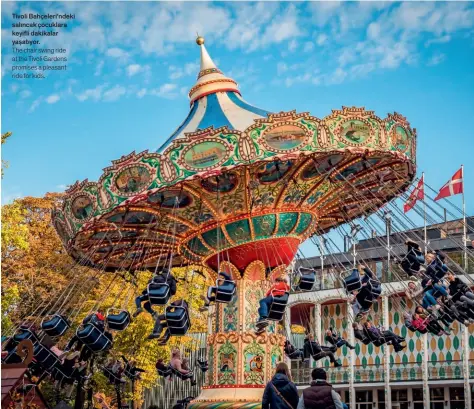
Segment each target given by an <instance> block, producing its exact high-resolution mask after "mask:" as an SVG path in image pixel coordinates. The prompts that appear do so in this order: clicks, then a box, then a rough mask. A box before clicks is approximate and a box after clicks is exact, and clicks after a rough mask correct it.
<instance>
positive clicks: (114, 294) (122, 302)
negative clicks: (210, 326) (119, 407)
mask: <svg viewBox="0 0 474 409" xmlns="http://www.w3.org/2000/svg"><path fill="white" fill-rule="evenodd" d="M61 197H62V196H61V195H60V194H46V196H45V197H43V198H34V197H25V198H22V199H18V200H16V201H15V202H14V203H13V204H11V205H5V206H2V252H3V257H2V294H3V295H4V298H2V310H3V311H6V312H7V314H6V315H5V319H7V320H10V319H11V320H12V321H13V322H14V323H16V324H18V323H19V322H20V321H21V320H22V319H23V318H24V317H25V316H29V315H31V314H32V312H33V311H36V314H38V313H40V312H42V311H43V310H45V311H50V312H51V313H55V312H57V310H58V308H59V306H61V305H63V307H62V309H61V312H62V313H64V314H65V315H66V316H69V317H70V318H74V322H73V327H72V329H71V330H69V331H68V333H67V334H66V335H65V336H64V337H62V338H61V339H60V342H59V347H63V346H64V344H65V343H66V342H67V341H68V338H69V337H70V336H72V334H73V331H74V330H75V328H77V326H78V325H79V324H80V323H81V322H82V319H83V318H84V317H85V316H86V315H88V314H89V313H90V312H91V311H95V310H97V308H98V307H99V306H100V307H101V308H102V309H104V311H107V310H108V309H109V308H119V309H127V310H128V311H130V312H131V313H133V312H134V311H135V304H134V300H135V297H136V296H137V295H139V294H140V293H141V292H142V290H143V289H144V288H145V287H146V285H147V282H148V280H149V279H150V277H151V274H152V273H151V272H142V273H137V274H136V276H133V275H132V274H130V273H128V272H121V273H119V274H111V273H103V274H97V272H96V271H95V270H92V269H89V268H86V267H80V266H78V265H77V264H76V263H74V261H73V260H72V259H71V258H70V257H69V255H68V254H67V253H66V251H65V250H64V248H63V246H62V243H61V241H60V240H59V237H58V236H57V234H56V232H55V230H54V228H53V227H52V224H51V209H52V207H53V205H55V204H57V203H58V202H59V201H60V200H61ZM173 274H174V275H175V277H176V278H177V279H178V286H177V294H176V295H175V296H174V298H173V300H174V299H185V300H186V301H187V302H188V304H189V310H190V318H191V323H192V326H191V329H190V333H193V332H194V333H202V332H206V331H207V314H203V313H201V312H199V307H201V306H202V304H203V301H202V300H201V295H203V294H204V293H205V291H206V287H207V285H209V284H211V283H210V281H209V279H207V278H206V276H205V274H201V273H199V268H198V267H196V266H194V267H183V268H175V269H173ZM74 283H75V287H74V288H73V289H72V291H69V289H70V288H72V287H71V284H74ZM66 289H67V291H65V290H66ZM62 294H64V297H63V298H59V297H60V295H62ZM5 295H6V296H7V297H6V298H5ZM58 299H59V301H58V302H57V303H56V301H57V300H58ZM4 300H5V302H6V304H5V305H4ZM173 300H172V301H173ZM54 305H55V307H54V308H53V306H54ZM38 306H42V308H40V309H38ZM46 306H47V308H46V309H45V308H44V307H46ZM156 310H157V311H158V312H159V313H162V312H163V311H164V308H163V307H162V308H156ZM40 320H41V317H37V321H36V322H37V323H39V322H40ZM5 322H6V325H7V326H8V325H11V323H10V322H9V321H5ZM3 324H4V318H3V316H2V327H3ZM152 328H153V321H152V318H151V316H150V315H149V314H147V313H142V314H141V315H140V316H139V317H137V318H136V319H133V320H132V323H131V324H130V326H129V327H128V328H127V329H126V330H125V331H122V332H115V333H114V334H113V336H114V347H113V349H112V351H111V352H110V355H111V356H113V357H115V358H117V359H120V356H121V355H124V356H125V357H126V358H127V359H128V360H130V361H131V360H132V359H133V360H134V361H135V365H136V366H138V367H140V368H142V369H144V370H145V371H146V372H145V373H143V374H142V375H141V378H142V379H141V380H140V381H138V382H137V383H136V385H135V395H134V396H133V398H134V399H135V400H136V401H137V402H138V403H139V402H140V401H141V397H142V394H143V390H144V389H145V388H150V387H152V386H154V385H156V383H157V373H156V369H155V364H156V361H157V360H158V359H159V358H163V359H164V360H165V361H168V360H169V357H170V354H171V348H173V347H174V346H182V347H185V348H187V349H189V350H191V349H194V348H196V347H197V341H196V340H195V339H194V338H192V337H191V336H185V337H180V338H174V337H173V338H171V340H170V342H169V345H167V346H164V347H163V346H158V345H157V340H152V341H149V340H147V336H148V335H149V334H150V333H151V331H152ZM94 380H95V381H96V382H97V384H98V388H97V390H96V392H97V391H103V392H105V393H106V394H107V395H109V396H111V397H113V396H114V390H113V388H112V387H110V385H108V383H107V381H106V378H105V377H104V376H103V375H102V374H101V373H100V372H96V373H95V374H94ZM124 399H127V396H124Z"/></svg>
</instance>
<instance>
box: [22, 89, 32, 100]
mask: <svg viewBox="0 0 474 409" xmlns="http://www.w3.org/2000/svg"><path fill="white" fill-rule="evenodd" d="M29 97H31V91H30V90H28V89H24V90H23V91H20V98H21V99H26V98H29Z"/></svg>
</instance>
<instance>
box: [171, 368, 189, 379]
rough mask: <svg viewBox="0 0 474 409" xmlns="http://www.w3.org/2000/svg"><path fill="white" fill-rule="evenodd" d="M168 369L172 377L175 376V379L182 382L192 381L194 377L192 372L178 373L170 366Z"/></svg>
mask: <svg viewBox="0 0 474 409" xmlns="http://www.w3.org/2000/svg"><path fill="white" fill-rule="evenodd" d="M170 368H171V373H172V374H173V375H175V376H176V377H178V378H179V379H181V380H182V381H187V380H188V379H192V377H193V376H194V372H193V371H190V372H188V373H186V374H184V373H182V372H180V371H178V370H177V369H175V368H173V367H172V366H171V367H170Z"/></svg>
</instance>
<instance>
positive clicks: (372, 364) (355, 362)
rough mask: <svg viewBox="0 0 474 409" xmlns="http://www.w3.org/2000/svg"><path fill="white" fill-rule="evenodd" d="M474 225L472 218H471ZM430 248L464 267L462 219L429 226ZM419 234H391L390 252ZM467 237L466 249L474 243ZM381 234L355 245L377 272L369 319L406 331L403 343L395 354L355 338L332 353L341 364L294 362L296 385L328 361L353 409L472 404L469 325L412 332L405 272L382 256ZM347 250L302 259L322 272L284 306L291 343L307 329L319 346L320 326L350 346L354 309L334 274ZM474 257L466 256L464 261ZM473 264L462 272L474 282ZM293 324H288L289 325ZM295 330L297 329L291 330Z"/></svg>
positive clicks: (472, 334)
mask: <svg viewBox="0 0 474 409" xmlns="http://www.w3.org/2000/svg"><path fill="white" fill-rule="evenodd" d="M468 222H469V225H470V226H473V225H474V220H473V219H472V218H471V219H469V220H468ZM427 232H428V239H429V248H431V249H440V250H443V251H444V252H446V253H448V255H449V258H450V260H453V261H450V262H449V263H448V264H449V267H450V268H451V269H452V270H454V271H457V270H459V267H458V266H459V265H464V259H463V256H464V255H463V249H462V248H460V245H459V243H461V241H460V240H462V238H463V237H462V226H460V223H459V221H454V222H448V223H445V224H442V225H435V226H429V228H428V231H427ZM420 234H421V236H422V235H423V232H420V231H417V230H412V231H407V232H404V233H403V234H400V233H396V234H392V235H390V243H391V246H392V248H393V251H392V254H400V255H401V254H403V253H404V252H405V246H404V242H405V239H406V237H407V236H409V237H412V238H413V239H414V240H418V241H419V237H420ZM472 236H474V235H470V237H469V241H468V248H469V249H470V250H471V249H472V239H473V238H474V237H472ZM386 240H387V238H386V237H382V238H380V237H379V238H376V237H374V238H372V239H368V240H364V241H360V242H359V243H357V244H356V252H357V259H358V260H363V261H364V263H366V264H368V266H369V267H370V268H371V269H372V271H373V272H374V273H376V274H377V276H378V278H379V279H380V280H381V281H382V287H383V291H382V296H381V297H380V299H379V300H378V303H376V304H375V305H374V308H373V310H372V311H371V312H370V314H369V318H370V319H371V320H372V321H373V322H374V323H375V324H376V325H382V326H384V327H385V328H390V329H391V330H392V331H393V332H395V333H396V334H398V335H401V336H403V337H405V339H406V343H407V348H405V349H404V350H403V351H401V352H399V353H395V352H394V351H393V348H392V347H391V346H385V345H383V346H381V347H378V348H377V347H375V346H374V345H373V344H369V345H363V344H362V343H360V342H356V343H355V347H356V348H355V350H353V351H351V350H349V349H348V348H347V347H345V346H344V347H343V348H341V349H339V350H338V352H337V354H338V357H339V359H340V360H341V362H342V367H339V368H332V367H329V360H327V359H326V360H323V361H320V362H317V363H315V362H312V360H311V362H306V363H302V362H300V361H292V363H291V364H292V373H293V375H294V378H295V379H294V380H295V382H296V383H297V384H298V386H299V387H300V388H304V387H305V386H306V385H308V383H309V379H310V372H311V369H312V367H314V366H316V365H320V366H321V365H322V366H326V367H327V369H328V375H329V381H330V382H331V383H332V384H333V385H334V387H335V388H336V389H337V390H338V391H339V392H340V393H341V396H343V398H344V401H345V402H347V403H351V409H352V408H355V409H368V408H379V409H384V408H389V407H391V408H400V409H421V408H433V409H458V408H469V409H471V408H472V407H473V402H472V395H473V394H472V388H473V385H474V325H470V326H469V327H466V326H464V325H460V324H459V323H457V322H455V323H454V324H453V325H452V329H451V333H450V334H449V335H443V336H433V335H431V334H424V335H422V334H420V333H413V332H411V331H409V330H407V328H406V327H405V325H404V319H403V314H404V313H405V312H410V311H413V309H414V305H413V303H412V302H411V301H410V300H409V299H407V298H406V297H405V294H404V291H405V289H406V284H407V282H408V277H406V275H405V274H404V273H403V271H402V270H401V269H400V268H399V266H398V265H397V264H396V263H394V262H393V259H392V261H390V260H389V258H388V257H387V250H386ZM352 260H353V254H352V252H350V251H348V252H346V253H339V254H331V255H327V256H326V257H325V258H324V260H323V262H321V258H320V257H313V258H308V259H306V260H303V261H301V262H302V263H303V265H304V266H305V267H308V266H309V265H311V266H312V267H314V268H316V269H317V270H319V273H318V274H317V276H318V279H317V282H316V286H315V287H316V291H313V292H308V293H299V294H293V295H292V296H291V298H290V307H289V308H287V316H286V323H287V324H286V326H287V328H286V331H287V333H288V332H289V333H291V335H290V337H291V338H292V342H293V343H294V344H295V346H298V347H302V344H303V338H304V334H302V333H301V328H298V327H295V326H294V325H299V326H304V327H306V331H308V330H311V331H312V332H313V333H314V335H315V336H316V337H317V338H318V339H319V341H320V342H322V344H324V331H325V330H327V329H328V328H330V327H332V328H335V329H337V331H339V332H340V333H341V334H342V336H343V337H344V338H345V339H347V340H349V341H351V342H352V343H353V344H354V337H353V331H352V327H351V325H352V322H353V317H352V308H351V305H350V304H349V302H348V300H347V295H346V293H345V291H344V290H343V289H342V288H341V282H340V280H339V274H340V273H341V270H342V272H344V268H346V267H347V270H349V269H350V267H351V262H352ZM468 261H471V260H468ZM473 270H474V269H473V265H472V263H470V264H469V266H468V271H467V272H468V274H469V276H470V277H467V276H466V275H465V274H463V276H462V279H463V280H465V281H466V282H470V283H471V285H472V283H473V282H474V281H473V280H472V279H473V278H474V274H473V273H474V271H473ZM290 323H291V324H293V325H292V326H291V327H290ZM295 328H296V329H299V330H298V333H295Z"/></svg>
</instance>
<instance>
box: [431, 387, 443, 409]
mask: <svg viewBox="0 0 474 409" xmlns="http://www.w3.org/2000/svg"><path fill="white" fill-rule="evenodd" d="M430 409H444V388H430Z"/></svg>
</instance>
